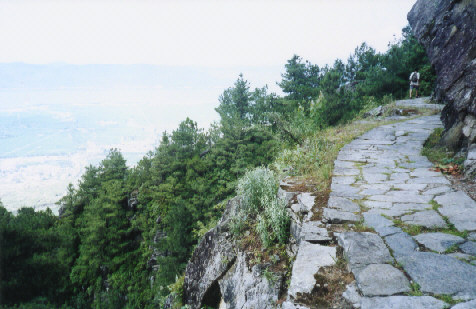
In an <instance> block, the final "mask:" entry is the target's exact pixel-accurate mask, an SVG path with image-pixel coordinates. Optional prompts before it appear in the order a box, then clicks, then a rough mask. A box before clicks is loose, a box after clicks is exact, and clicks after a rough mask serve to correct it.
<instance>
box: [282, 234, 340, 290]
mask: <svg viewBox="0 0 476 309" xmlns="http://www.w3.org/2000/svg"><path fill="white" fill-rule="evenodd" d="M336 260H337V258H336V247H327V246H321V245H318V244H311V243H309V242H307V241H303V242H301V244H300V246H299V251H298V254H297V256H296V260H295V261H294V264H293V270H292V275H291V284H290V285H289V290H288V294H289V295H290V296H291V297H293V298H296V297H297V296H298V294H304V293H310V292H311V291H312V289H313V288H314V286H315V284H316V279H315V278H314V275H315V274H316V273H317V272H318V271H319V269H320V268H321V267H324V266H332V265H334V264H335V261H336Z"/></svg>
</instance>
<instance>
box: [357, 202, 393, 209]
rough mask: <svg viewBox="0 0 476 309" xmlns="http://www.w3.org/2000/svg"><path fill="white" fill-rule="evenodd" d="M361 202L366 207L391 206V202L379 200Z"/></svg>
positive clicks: (387, 207)
mask: <svg viewBox="0 0 476 309" xmlns="http://www.w3.org/2000/svg"><path fill="white" fill-rule="evenodd" d="M362 204H363V205H364V206H365V207H368V208H385V209H389V208H392V205H393V204H392V202H380V201H363V202H362Z"/></svg>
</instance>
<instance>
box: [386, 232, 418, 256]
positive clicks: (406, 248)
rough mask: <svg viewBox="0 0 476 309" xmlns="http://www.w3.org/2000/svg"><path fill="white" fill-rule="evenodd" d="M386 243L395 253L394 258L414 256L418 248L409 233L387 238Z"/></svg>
mask: <svg viewBox="0 0 476 309" xmlns="http://www.w3.org/2000/svg"><path fill="white" fill-rule="evenodd" d="M385 242H386V243H387V245H388V246H389V248H390V249H392V251H393V256H394V257H399V256H403V255H408V254H412V253H413V252H415V250H416V249H417V248H418V245H417V244H416V242H415V241H414V240H413V238H412V237H411V236H410V235H408V234H407V233H397V234H393V235H390V236H387V237H385Z"/></svg>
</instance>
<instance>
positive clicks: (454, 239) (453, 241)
mask: <svg viewBox="0 0 476 309" xmlns="http://www.w3.org/2000/svg"><path fill="white" fill-rule="evenodd" d="M413 238H414V239H415V240H416V241H418V242H419V243H420V244H422V245H424V246H425V247H427V248H428V249H430V250H433V251H436V252H440V253H442V252H445V251H446V250H447V249H448V248H450V247H451V246H454V245H457V244H461V243H463V242H464V238H462V237H458V236H456V235H450V234H446V233H439V232H438V233H423V234H419V235H417V236H414V237H413Z"/></svg>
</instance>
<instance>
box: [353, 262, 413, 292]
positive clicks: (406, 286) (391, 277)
mask: <svg viewBox="0 0 476 309" xmlns="http://www.w3.org/2000/svg"><path fill="white" fill-rule="evenodd" d="M355 279H356V280H357V285H358V287H359V289H360V291H361V292H362V295H364V296H389V295H395V294H399V293H405V292H410V282H409V281H408V279H407V278H406V277H405V275H404V274H403V273H402V272H401V271H399V270H398V269H396V268H395V267H393V266H392V265H389V264H370V265H368V266H367V267H365V268H363V269H362V270H361V271H359V272H358V273H357V275H356V277H355Z"/></svg>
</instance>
